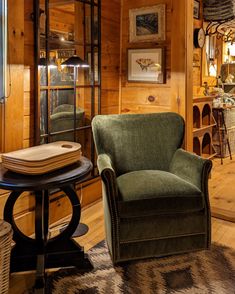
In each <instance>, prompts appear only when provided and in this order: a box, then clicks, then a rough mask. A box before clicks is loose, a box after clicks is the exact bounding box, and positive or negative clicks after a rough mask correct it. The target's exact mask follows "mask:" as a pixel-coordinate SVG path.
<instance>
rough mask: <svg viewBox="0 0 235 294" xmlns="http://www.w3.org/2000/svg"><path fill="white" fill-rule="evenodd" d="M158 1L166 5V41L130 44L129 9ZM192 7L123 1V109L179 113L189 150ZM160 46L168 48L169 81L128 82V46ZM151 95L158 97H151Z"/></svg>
mask: <svg viewBox="0 0 235 294" xmlns="http://www.w3.org/2000/svg"><path fill="white" fill-rule="evenodd" d="M157 4H165V5H166V41H161V42H158V43H156V42H154V43H153V42H148V43H143V42H139V43H130V42H129V10H130V9H133V8H141V7H149V6H153V5H157ZM192 10H193V1H191V0H190V1H187V0H179V1H174V0H139V1H135V0H123V3H122V42H121V45H122V48H121V52H122V56H121V57H122V63H121V65H122V68H121V81H122V83H121V95H120V96H121V101H120V111H121V112H122V113H144V112H162V111H174V112H178V113H180V114H181V115H182V116H183V117H184V118H185V119H186V122H187V124H186V126H187V129H186V142H185V146H186V148H187V149H188V150H192V135H191V134H192V123H191V117H192V112H191V110H190V109H191V108H192V50H193V47H192V46H193V45H192V31H193V17H192ZM159 45H163V46H165V48H166V54H165V55H166V58H165V59H166V83H165V84H154V83H152V84H151V83H139V82H138V83H137V82H128V80H127V72H128V68H127V64H128V60H127V49H128V48H131V49H133V48H154V47H157V46H159ZM149 96H153V97H154V98H155V99H148V97H149ZM187 110H188V111H187Z"/></svg>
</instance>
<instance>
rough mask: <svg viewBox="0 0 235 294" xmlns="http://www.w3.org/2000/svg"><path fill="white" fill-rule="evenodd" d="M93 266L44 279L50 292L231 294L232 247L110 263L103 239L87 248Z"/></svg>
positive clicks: (234, 275) (234, 288)
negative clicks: (117, 263)
mask: <svg viewBox="0 0 235 294" xmlns="http://www.w3.org/2000/svg"><path fill="white" fill-rule="evenodd" d="M88 253H89V256H90V258H91V260H92V262H93V265H94V269H93V270H92V271H90V272H87V273H83V274H81V273H78V272H76V270H60V271H59V272H56V273H54V274H53V275H51V276H50V277H49V279H48V287H47V288H48V289H47V293H50V294H51V293H52V294H75V293H76V294H78V293H82V294H96V293H102V294H119V293H125V294H140V293H143V294H235V250H232V249H230V248H227V247H223V246H220V245H218V244H213V245H212V248H211V250H203V251H200V252H195V253H188V254H182V255H177V256H171V257H165V258H155V259H146V260H141V261H135V262H129V263H126V264H125V265H122V266H117V267H114V266H113V265H112V263H111V260H110V257H109V253H108V250H107V247H106V245H105V243H104V242H101V243H99V244H98V245H96V246H95V247H94V248H93V249H91V250H90V251H89V252H88Z"/></svg>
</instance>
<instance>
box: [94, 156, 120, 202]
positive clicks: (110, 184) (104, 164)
mask: <svg viewBox="0 0 235 294" xmlns="http://www.w3.org/2000/svg"><path fill="white" fill-rule="evenodd" d="M97 166H98V170H99V173H100V175H101V179H102V181H103V183H104V185H105V188H106V194H107V197H108V198H110V197H111V198H112V199H117V198H118V188H117V181H116V174H115V171H114V169H113V167H112V162H111V158H110V157H109V156H108V155H107V154H100V155H99V156H98V159H97Z"/></svg>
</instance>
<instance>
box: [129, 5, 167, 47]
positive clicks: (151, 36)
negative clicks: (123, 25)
mask: <svg viewBox="0 0 235 294" xmlns="http://www.w3.org/2000/svg"><path fill="white" fill-rule="evenodd" d="M129 19H130V42H146V41H150V42H152V41H153V42H154V41H164V40H165V21H166V20H165V4H159V5H155V6H151V7H143V8H137V9H131V10H130V11H129Z"/></svg>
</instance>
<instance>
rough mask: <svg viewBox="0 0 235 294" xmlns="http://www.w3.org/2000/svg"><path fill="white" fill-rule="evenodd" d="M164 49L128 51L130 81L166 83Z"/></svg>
mask: <svg viewBox="0 0 235 294" xmlns="http://www.w3.org/2000/svg"><path fill="white" fill-rule="evenodd" d="M164 55H165V54H164V47H160V48H151V49H128V81H130V82H151V83H157V84H163V83H165V60H164V59H165V58H164Z"/></svg>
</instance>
